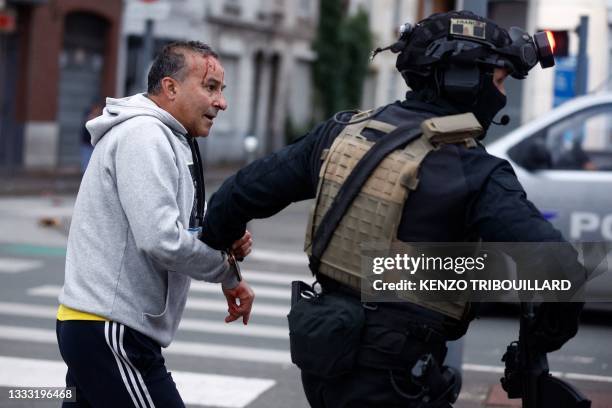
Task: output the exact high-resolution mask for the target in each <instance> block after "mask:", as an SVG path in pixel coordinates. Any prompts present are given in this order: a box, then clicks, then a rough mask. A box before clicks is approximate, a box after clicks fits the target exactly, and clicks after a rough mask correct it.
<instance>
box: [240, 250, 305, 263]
mask: <svg viewBox="0 0 612 408" xmlns="http://www.w3.org/2000/svg"><path fill="white" fill-rule="evenodd" d="M249 259H252V260H254V261H268V262H272V263H281V264H287V265H301V266H307V265H308V256H306V254H305V253H303V252H283V251H272V250H268V249H254V250H253V252H251V253H250V254H249Z"/></svg>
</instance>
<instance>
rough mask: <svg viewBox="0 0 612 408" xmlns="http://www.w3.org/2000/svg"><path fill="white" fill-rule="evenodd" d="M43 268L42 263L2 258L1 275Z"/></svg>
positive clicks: (0, 264)
mask: <svg viewBox="0 0 612 408" xmlns="http://www.w3.org/2000/svg"><path fill="white" fill-rule="evenodd" d="M41 266H43V263H42V261H35V260H31V259H17V258H0V273H20V272H26V271H30V270H32V269H36V268H40V267H41Z"/></svg>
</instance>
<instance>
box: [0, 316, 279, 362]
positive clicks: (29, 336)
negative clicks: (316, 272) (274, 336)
mask: <svg viewBox="0 0 612 408" xmlns="http://www.w3.org/2000/svg"><path fill="white" fill-rule="evenodd" d="M245 328H246V327H245ZM0 339H5V340H15V341H26V342H31V343H45V344H56V342H57V340H56V338H55V330H48V329H36V328H29V327H20V326H4V325H3V326H0ZM164 353H166V354H176V355H183V356H196V357H210V358H219V359H222V360H236V361H251V362H257V363H269V364H282V365H286V364H290V363H291V358H290V355H289V352H288V351H278V350H271V349H264V348H258V347H243V346H228V345H224V344H211V343H199V342H198V343H194V342H187V341H175V342H173V343H172V345H171V346H170V347H168V348H167V349H165V350H164Z"/></svg>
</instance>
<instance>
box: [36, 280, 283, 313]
mask: <svg viewBox="0 0 612 408" xmlns="http://www.w3.org/2000/svg"><path fill="white" fill-rule="evenodd" d="M60 291H61V286H57V285H41V286H36V287H34V288H30V289H28V290H27V293H28V295H31V296H41V297H50V298H57V296H59V294H60ZM219 294H220V292H219ZM255 296H257V292H255ZM262 297H263V296H262ZM186 307H187V309H190V310H207V311H211V312H222V313H224V312H226V311H227V302H226V301H225V300H216V299H200V298H194V297H189V298H188V299H187V306H186ZM288 313H289V304H273V303H264V302H259V301H258V300H255V303H253V311H252V313H251V314H252V315H253V316H255V315H260V316H269V317H285V316H287V314H288Z"/></svg>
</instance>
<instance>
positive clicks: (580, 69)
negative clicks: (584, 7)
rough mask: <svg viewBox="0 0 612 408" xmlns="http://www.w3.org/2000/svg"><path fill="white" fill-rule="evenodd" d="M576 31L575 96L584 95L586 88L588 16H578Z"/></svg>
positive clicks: (587, 74) (587, 71)
mask: <svg viewBox="0 0 612 408" xmlns="http://www.w3.org/2000/svg"><path fill="white" fill-rule="evenodd" d="M577 33H578V61H577V65H576V96H580V95H585V94H586V93H587V90H588V76H589V56H588V55H587V44H588V39H589V17H588V16H580V25H579V26H578V28H577Z"/></svg>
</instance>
